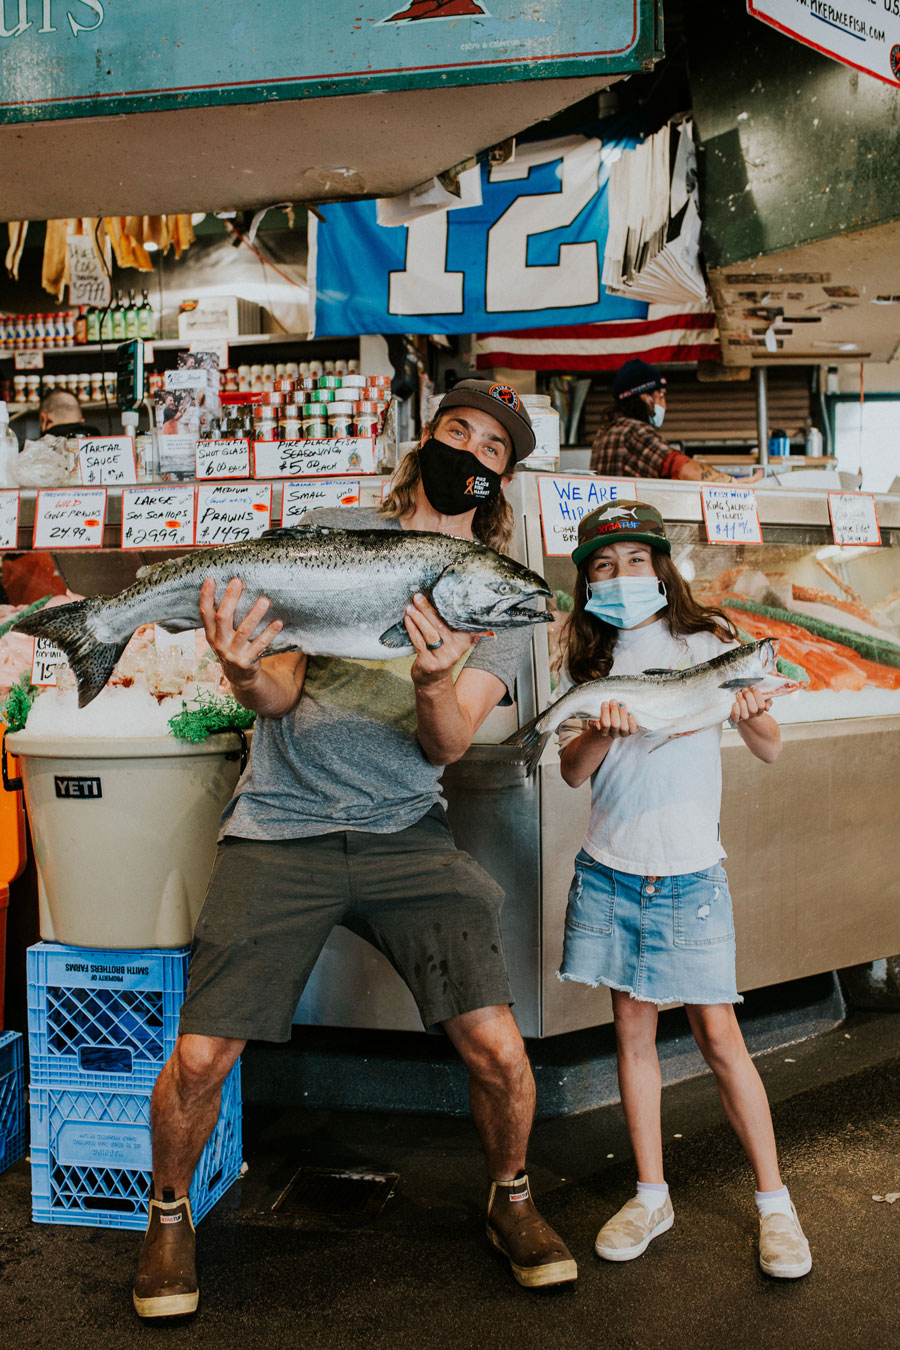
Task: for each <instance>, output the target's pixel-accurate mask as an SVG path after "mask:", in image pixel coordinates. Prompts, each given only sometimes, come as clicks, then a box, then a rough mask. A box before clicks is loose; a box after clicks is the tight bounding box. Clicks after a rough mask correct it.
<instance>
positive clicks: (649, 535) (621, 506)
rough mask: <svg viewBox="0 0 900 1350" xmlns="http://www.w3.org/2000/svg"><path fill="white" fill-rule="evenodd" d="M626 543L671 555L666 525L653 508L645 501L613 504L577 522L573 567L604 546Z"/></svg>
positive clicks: (598, 508) (608, 504)
mask: <svg viewBox="0 0 900 1350" xmlns="http://www.w3.org/2000/svg"><path fill="white" fill-rule="evenodd" d="M618 540H626V541H627V542H628V543H630V544H649V545H650V547H651V548H655V549H658V550H659V552H660V553H671V552H672V545H671V544H670V543H669V541H668V539H667V538H666V526H665V522H664V521H663V518H662V516H661V515H660V514H659V512H658V511H657V509H656V507H655V506H649V505H648V504H647V502H629V501H621V500H620V501H614V502H606V503H605V504H604V505H603V506H598V507H597V510H596V511H591V513H590V515H587V516H582V517H581V520H580V521H579V522H578V546H577V548H576V549H575V551H574V552H573V554H572V561H573V562H574V563H575V564H578V563H580V562H583V560H584V559H585V558H587V557H589V556H590V554H591V553H593V552H595V550H596V549H598V548H604V547H605V546H606V545H607V544H615V543H616V542H617V541H618Z"/></svg>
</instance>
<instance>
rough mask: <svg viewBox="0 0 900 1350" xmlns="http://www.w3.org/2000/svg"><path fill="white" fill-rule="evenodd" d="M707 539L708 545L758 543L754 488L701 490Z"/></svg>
mask: <svg viewBox="0 0 900 1350" xmlns="http://www.w3.org/2000/svg"><path fill="white" fill-rule="evenodd" d="M700 500H701V502H702V504H703V519H704V521H705V522H706V537H707V539H708V540H709V542H710V543H711V544H761V543H762V541H763V537H762V526H761V525H760V523H759V510H758V508H757V505H756V493H755V492H754V491H753V488H742V487H704V488H701V489H700Z"/></svg>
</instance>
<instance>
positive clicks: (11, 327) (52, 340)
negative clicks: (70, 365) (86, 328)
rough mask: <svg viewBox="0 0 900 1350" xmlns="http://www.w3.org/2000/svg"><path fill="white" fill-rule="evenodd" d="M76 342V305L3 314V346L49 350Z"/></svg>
mask: <svg viewBox="0 0 900 1350" xmlns="http://www.w3.org/2000/svg"><path fill="white" fill-rule="evenodd" d="M74 345H75V311H74V309H60V310H57V312H56V313H55V314H0V350H3V351H11V352H12V351H15V352H22V351H33V350H36V349H40V350H42V351H46V350H48V349H50V348H56V347H74Z"/></svg>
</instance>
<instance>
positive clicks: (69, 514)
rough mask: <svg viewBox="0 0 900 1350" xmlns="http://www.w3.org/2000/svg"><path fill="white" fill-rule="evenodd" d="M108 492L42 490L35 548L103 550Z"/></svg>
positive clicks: (37, 511) (35, 519)
mask: <svg viewBox="0 0 900 1350" xmlns="http://www.w3.org/2000/svg"><path fill="white" fill-rule="evenodd" d="M105 519H106V488H84V489H82V490H78V489H76V490H75V491H72V490H71V489H70V488H41V489H40V491H39V492H38V496H37V506H36V507H35V512H34V534H33V535H32V540H31V543H32V547H33V548H100V547H101V546H102V544H103V523H104V521H105Z"/></svg>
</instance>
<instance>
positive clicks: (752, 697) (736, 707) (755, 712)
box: [731, 689, 772, 723]
mask: <svg viewBox="0 0 900 1350" xmlns="http://www.w3.org/2000/svg"><path fill="white" fill-rule="evenodd" d="M771 706H772V700H771V699H770V698H766V696H765V694H761V693H760V691H759V690H758V689H740V690H738V693H737V695H736V697H735V700H734V703H733V705H732V708H731V720H732V722H735V723H737V722H749V721H750V720H751V719H752V718H754V717H762V715H763V713H767V712H768V711H769V709H770V708H771Z"/></svg>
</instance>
